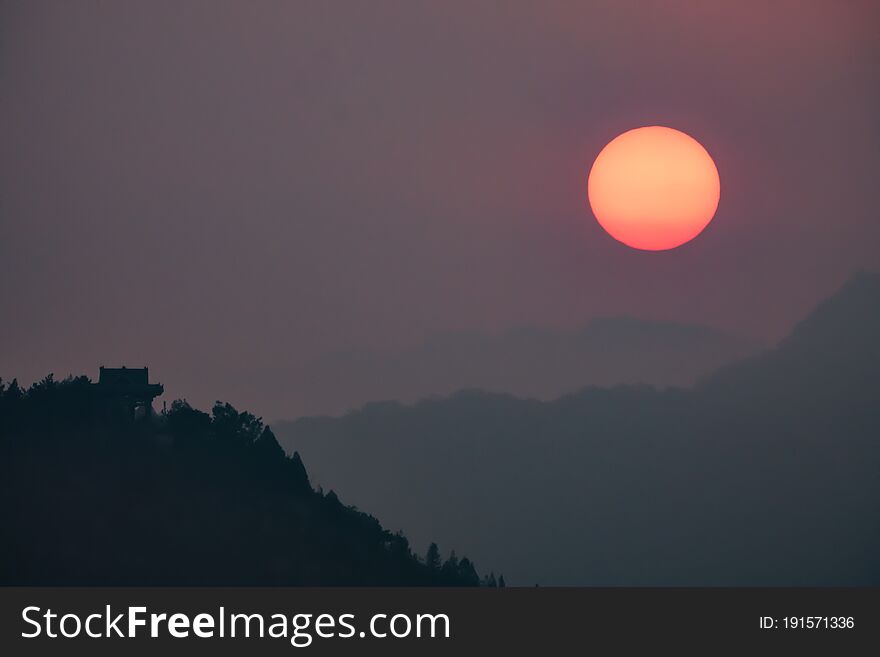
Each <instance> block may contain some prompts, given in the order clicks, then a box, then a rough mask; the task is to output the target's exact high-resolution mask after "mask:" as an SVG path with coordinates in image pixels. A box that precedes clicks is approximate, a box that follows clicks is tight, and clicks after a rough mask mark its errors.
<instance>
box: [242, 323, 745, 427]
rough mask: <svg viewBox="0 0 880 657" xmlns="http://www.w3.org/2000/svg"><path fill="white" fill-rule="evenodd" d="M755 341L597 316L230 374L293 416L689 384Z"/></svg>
mask: <svg viewBox="0 0 880 657" xmlns="http://www.w3.org/2000/svg"><path fill="white" fill-rule="evenodd" d="M758 348H759V345H757V344H756V343H754V342H752V341H749V340H746V339H742V338H739V337H735V336H732V335H729V334H727V333H724V332H722V331H719V330H716V329H712V328H708V327H704V326H699V325H690V324H680V323H674V322H660V321H650V320H638V319H632V318H628V317H618V318H603V319H596V320H593V321H592V322H590V323H589V324H587V325H585V326H583V327H581V328H579V329H576V330H554V329H538V328H520V329H515V330H510V331H507V332H504V333H500V334H495V335H489V334H480V333H464V332H462V333H455V334H446V335H440V336H437V337H435V338H434V339H432V340H429V341H427V342H425V343H423V344H421V345H419V346H417V347H414V348H411V349H407V350H404V351H402V352H399V353H381V352H376V351H370V350H366V349H350V350H346V351H337V352H334V353H330V354H326V355H323V356H320V357H318V358H316V359H314V360H312V361H310V362H307V363H304V364H302V365H298V366H296V367H290V368H280V369H277V370H275V371H268V372H267V371H265V370H261V371H260V372H258V373H253V375H250V376H240V377H235V380H234V381H231V382H230V386H229V387H232V388H234V387H235V386H241V385H245V384H246V385H247V388H248V390H247V394H248V395H249V396H252V397H254V398H257V399H259V400H260V407H261V408H263V409H264V411H263V412H264V414H265V415H267V416H268V417H282V418H286V419H293V418H295V417H299V416H303V415H324V414H328V415H338V414H341V413H344V412H345V411H348V410H351V409H353V408H357V407H359V406H362V405H363V404H365V403H368V402H373V401H376V400H380V399H395V400H398V401H403V402H413V401H417V400H419V399H423V398H425V397H430V396H433V395H448V394H451V393H453V392H455V391H456V390H461V389H463V388H480V389H482V390H490V391H495V392H507V393H510V394H514V395H517V396H520V397H534V398H536V399H553V398H555V397H558V396H560V395H563V394H565V393H569V392H572V391H575V390H578V389H580V388H582V387H583V386H585V385H603V386H607V385H615V384H618V383H651V384H654V385H658V386H667V385H689V384H691V383H693V382H694V381H695V380H696V379H697V378H698V377H699V376H701V375H703V374H706V373H708V372H710V371H712V370H713V369H715V368H716V367H718V366H720V365H723V364H725V363H729V362H732V361H735V360H737V359H739V358H741V357H743V356H746V355H749V354H752V353H754V352H756V351H757V350H758Z"/></svg>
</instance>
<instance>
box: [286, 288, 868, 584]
mask: <svg viewBox="0 0 880 657" xmlns="http://www.w3.org/2000/svg"><path fill="white" fill-rule="evenodd" d="M878 335H880V277H878V276H877V275H876V274H869V273H862V274H859V275H857V276H855V277H854V278H853V279H851V280H850V281H849V282H848V283H847V284H845V285H844V286H843V288H842V289H841V290H840V291H839V292H838V293H837V294H835V295H834V296H833V297H832V298H831V299H829V300H827V301H826V302H824V303H822V304H821V305H820V306H819V307H818V308H817V309H816V310H815V311H814V312H813V313H812V314H810V315H809V316H808V317H807V318H806V319H805V320H803V321H802V322H801V323H800V324H798V326H797V327H796V328H795V329H794V330H793V331H792V333H791V334H790V336H789V337H787V338H786V339H784V340H783V341H782V342H780V344H778V345H777V346H776V347H775V348H773V349H769V350H766V351H765V352H763V353H761V354H759V355H756V356H754V357H751V358H748V359H745V360H743V361H742V362H740V363H737V364H733V365H730V366H726V367H723V368H721V369H719V370H718V371H717V372H715V373H713V374H711V375H709V376H707V377H705V378H704V379H702V380H701V381H700V382H699V383H698V384H697V385H696V386H694V387H692V388H687V389H685V388H668V389H664V390H658V389H656V388H653V387H651V386H617V387H609V388H598V387H588V388H585V389H583V390H582V391H581V392H578V393H575V394H571V395H566V396H564V397H560V398H558V399H556V400H553V401H549V402H542V401H537V400H523V399H517V398H515V397H513V396H509V395H499V394H489V393H484V392H479V391H465V392H461V393H458V394H455V395H452V396H450V397H448V398H444V399H430V400H424V401H421V402H418V403H415V404H412V405H404V404H399V403H381V404H370V405H367V406H365V407H364V408H362V409H361V410H359V411H356V412H352V413H349V414H347V415H345V416H343V417H340V418H326V417H325V418H303V419H300V420H298V421H295V422H291V423H278V424H277V425H276V426H275V428H276V432H277V434H278V435H279V437H280V440H281V443H282V444H283V445H285V446H286V447H287V448H288V449H294V448H295V449H297V450H299V451H300V452H301V453H302V454H304V455H305V457H306V458H307V459H308V461H309V463H310V465H311V467H312V473H313V476H314V477H315V478H316V480H317V481H328V482H329V481H332V482H333V484H334V486H336V487H337V489H338V490H340V491H344V493H345V495H346V496H347V497H348V498H350V499H354V500H357V501H358V503H359V504H362V505H363V506H365V507H366V508H370V509H371V510H373V511H375V512H377V513H380V514H381V515H382V517H383V518H385V519H386V520H387V521H389V522H391V523H392V524H393V525H394V526H400V527H403V528H405V529H406V531H407V533H408V535H409V536H410V537H411V538H412V539H413V540H414V542H415V544H420V543H421V544H424V543H425V542H426V541H427V540H428V539H429V536H430V535H432V534H434V533H439V534H440V535H442V536H444V537H446V539H447V540H451V541H453V542H454V543H455V544H456V545H458V546H462V547H463V548H464V549H466V550H467V551H468V553H469V554H472V555H473V556H475V557H476V558H477V559H478V560H483V559H487V558H489V556H490V555H492V559H493V561H492V563H493V565H498V566H500V567H501V568H502V569H503V570H504V572H505V574H507V575H508V581H510V582H513V583H515V584H533V583H541V584H560V585H568V584H584V585H869V584H870V585H877V584H880V522H878V520H877V517H878V516H877V508H878V503H880V478H878V477H877V472H878V471H880V443H878V440H880V404H878V403H877V402H878V400H880V376H878V375H880V348H878V337H877V336H878ZM376 481H382V482H383V486H381V487H378V486H376V485H375V482H376ZM399 490H405V491H407V494H406V495H405V496H401V495H397V494H389V493H388V491H399Z"/></svg>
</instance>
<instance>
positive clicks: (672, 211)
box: [587, 125, 721, 251]
mask: <svg viewBox="0 0 880 657" xmlns="http://www.w3.org/2000/svg"><path fill="white" fill-rule="evenodd" d="M587 193H588V195H589V197H590V206H591V207H592V208H593V214H594V215H596V219H597V220H598V222H599V223H600V224H601V226H602V228H604V229H605V230H606V231H607V232H608V234H609V235H611V237H613V238H614V239H616V240H618V241H620V242H623V243H624V244H626V245H627V246H631V247H633V248H634V249H643V250H646V251H664V250H666V249H674V248H675V247H677V246H681V245H682V244H684V243H685V242H689V241H690V240H692V239H694V238H695V237H696V236H697V235H699V234H700V232H702V230H703V229H704V228H705V227H706V225H707V224H708V223H709V222H710V221H712V217H713V216H714V215H715V210H716V209H717V208H718V199H719V196H720V193H721V183H720V181H719V179H718V169H716V168H715V163H714V162H713V161H712V158H711V157H710V156H709V153H707V152H706V149H705V148H703V147H702V146H701V145H700V143H699V142H698V141H697V140H695V139H694V138H692V137H690V136H688V135H686V134H684V133H683V132H679V131H678V130H673V129H672V128H664V127H663V126H657V125H655V126H649V127H647V128H636V129H635V130H630V131H628V132H624V133H623V134H622V135H620V136H618V137H616V138H615V139H614V140H612V141H611V142H610V143H609V144H608V145H607V146H605V148H603V149H602V152H601V153H599V156H598V157H597V158H596V161H595V162H594V163H593V168H592V169H591V170H590V178H589V182H588V183H587Z"/></svg>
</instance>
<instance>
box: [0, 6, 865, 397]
mask: <svg viewBox="0 0 880 657" xmlns="http://www.w3.org/2000/svg"><path fill="white" fill-rule="evenodd" d="M878 19H880V11H878V9H877V5H876V3H870V2H831V1H828V2H809V3H804V2H784V1H780V2H773V3H759V2H723V3H721V2H700V3H695V2H678V3H676V2H611V1H609V2H597V3H588V2H580V3H556V2H542V3H534V2H508V3H502V4H499V3H488V2H470V1H469V2H459V1H451V2H442V3H441V2H432V3H412V2H404V1H401V2H370V3H360V2H333V3H328V2H296V3H285V2H248V3H244V2H237V3H236V2H187V3H179V2H165V1H158V2H149V3H147V2H141V3H106V2H101V3H99V2H87V1H83V2H77V3H59V2H40V1H36V2H8V1H7V2H4V3H3V4H2V5H0V263H2V276H0V308H2V311H3V321H2V323H0V376H2V377H3V378H4V379H10V378H12V377H14V376H17V377H19V378H20V379H21V380H23V381H31V380H33V379H35V378H38V377H40V376H42V375H45V374H46V373H48V372H54V373H55V374H56V376H64V375H66V374H68V373H77V374H78V373H86V374H89V375H90V376H92V377H96V376H97V370H98V366H99V365H100V364H104V365H108V366H114V365H121V364H127V365H129V366H143V365H149V366H150V368H151V373H152V375H153V378H154V379H158V380H160V381H162V382H163V383H165V386H166V391H167V393H168V395H169V397H170V398H175V397H186V398H188V399H190V400H191V401H193V402H194V403H197V404H199V405H204V404H205V403H210V402H211V401H213V400H214V399H217V398H224V399H225V398H227V397H226V396H225V395H224V390H222V389H217V387H218V386H215V385H213V383H212V382H214V381H219V380H222V379H223V377H225V376H229V375H234V374H235V373H237V372H240V373H242V376H243V377H247V376H259V372H260V370H261V368H277V367H288V366H293V367H295V366H296V363H298V362H303V361H306V360H310V359H313V358H314V357H316V356H317V355H319V354H322V353H325V352H332V351H335V350H340V349H349V348H361V347H369V348H374V349H380V350H388V351H394V350H399V349H404V348H406V347H409V346H412V345H415V344H418V343H420V342H422V341H424V340H427V339H430V338H431V337H432V336H436V335H442V334H444V333H447V332H452V331H481V332H498V331H503V330H506V329H509V328H512V327H521V326H536V327H550V328H568V327H574V326H577V325H579V324H582V323H584V322H586V321H588V320H589V319H591V318H594V317H603V316H616V315H629V316H634V317H643V318H652V319H668V320H675V321H683V322H695V323H701V324H706V325H709V326H713V327H718V328H722V329H724V330H726V331H730V332H733V333H736V334H740V335H744V336H748V337H751V338H756V339H760V340H767V341H772V340H776V339H779V338H780V337H782V336H783V335H785V334H786V333H787V331H788V330H790V328H791V327H792V325H793V324H794V323H795V322H796V321H797V320H798V319H800V318H801V317H803V316H804V315H805V314H806V313H807V312H808V311H809V310H810V309H811V308H812V307H813V306H814V305H815V304H816V303H817V301H819V300H820V299H822V298H824V297H826V296H828V295H829V294H830V293H832V292H833V291H834V290H835V289H836V288H837V287H839V286H840V285H841V284H842V283H843V282H844V281H845V280H846V279H847V278H848V277H849V276H850V275H851V274H852V273H853V272H855V271H856V270H858V269H860V268H866V269H873V270H877V269H880V248H878V247H880V221H878V214H877V210H876V200H875V199H876V196H877V191H876V190H877V182H876V175H877V171H878V153H880V123H878V121H877V120H876V117H877V116H878V115H880V79H878V78H880V66H878V63H880V39H877V36H876V35H877V29H878V26H880V20H878ZM643 125H667V126H670V127H674V128H677V129H680V130H683V131H685V132H687V133H688V134H690V135H692V136H693V137H695V138H696V139H697V140H699V141H700V142H701V143H702V144H703V145H704V146H705V147H706V148H707V150H708V151H709V153H710V154H711V155H712V157H713V158H714V160H715V163H716V165H717V167H718V170H719V174H720V179H721V201H720V205H719V209H718V213H717V215H716V217H715V219H714V221H713V222H712V223H711V224H710V225H709V227H708V228H707V229H706V230H705V231H704V233H703V234H701V235H700V236H699V237H697V238H696V239H695V240H694V241H692V242H690V243H688V244H686V245H685V246H683V247H681V248H678V249H675V250H673V251H668V252H661V253H646V252H641V251H636V250H632V249H629V248H627V247H626V246H624V245H622V244H619V243H618V242H615V241H614V240H613V239H612V238H610V237H609V236H608V235H607V234H605V233H604V232H603V231H602V229H601V228H600V227H599V226H598V224H597V223H596V221H595V220H594V219H593V217H592V215H591V213H590V209H589V206H588V204H587V199H586V180H587V175H588V173H589V169H590V166H591V164H592V162H593V160H594V159H595V157H596V155H597V154H598V153H599V151H600V150H601V149H602V147H603V146H604V145H605V144H606V143H607V142H608V141H610V140H611V139H612V138H613V137H615V136H616V135H618V134H619V133H621V132H623V131H625V130H628V129H630V128H634V127H638V126H643ZM245 373H246V374H245ZM219 387H222V386H219ZM230 401H233V402H234V403H240V404H249V405H251V406H252V407H253V408H252V410H254V411H255V412H257V413H258V414H259V412H260V409H259V399H249V398H247V396H246V395H243V396H242V397H241V398H238V399H231V400H230Z"/></svg>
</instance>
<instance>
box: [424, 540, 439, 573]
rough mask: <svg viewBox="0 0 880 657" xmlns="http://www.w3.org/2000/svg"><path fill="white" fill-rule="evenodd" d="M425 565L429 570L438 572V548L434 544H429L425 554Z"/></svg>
mask: <svg viewBox="0 0 880 657" xmlns="http://www.w3.org/2000/svg"><path fill="white" fill-rule="evenodd" d="M425 565H426V566H427V567H428V568H430V569H431V570H434V571H438V572H439V571H440V566H441V561H440V548H438V547H437V544H436V543H431V545H430V546H429V547H428V551H427V553H426V554H425Z"/></svg>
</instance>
